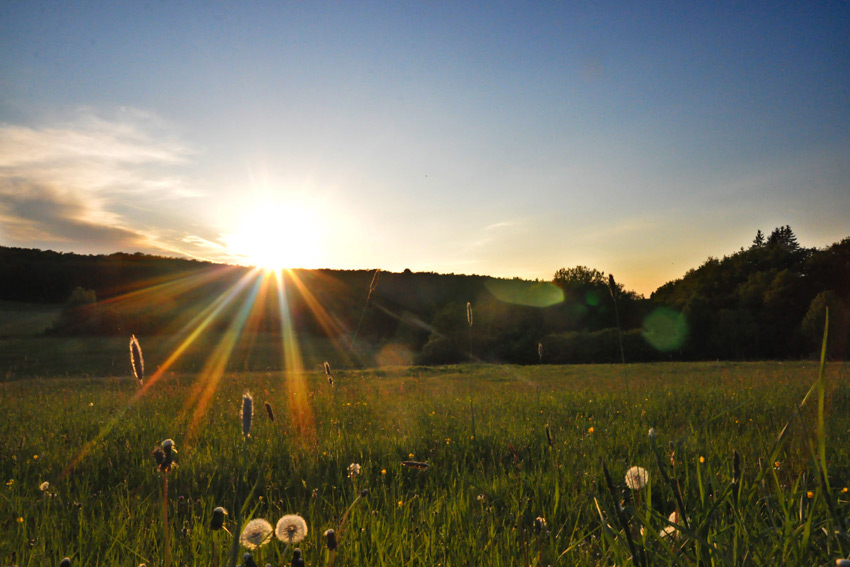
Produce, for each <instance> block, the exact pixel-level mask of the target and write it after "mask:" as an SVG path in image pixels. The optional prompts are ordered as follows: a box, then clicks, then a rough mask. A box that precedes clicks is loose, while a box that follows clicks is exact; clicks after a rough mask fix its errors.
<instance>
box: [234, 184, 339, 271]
mask: <svg viewBox="0 0 850 567" xmlns="http://www.w3.org/2000/svg"><path fill="white" fill-rule="evenodd" d="M322 239H323V238H322V229H321V225H320V223H319V219H318V216H317V214H316V212H315V211H314V209H313V208H312V207H310V206H308V205H307V204H306V203H302V202H298V201H296V200H292V201H282V200H276V199H263V200H260V201H257V202H256V203H254V204H253V205H251V206H249V207H248V208H246V210H245V211H244V212H243V213H242V214H241V215H240V220H239V222H238V223H237V225H236V229H235V231H234V232H233V233H231V234H225V235H224V243H225V245H226V246H227V248H228V250H229V251H230V253H231V254H233V256H234V257H235V258H236V259H237V261H239V262H240V263H244V264H247V265H251V266H257V267H258V268H263V269H265V270H267V271H272V270H280V269H283V268H314V267H319V266H318V263H319V262H320V253H321V242H322Z"/></svg>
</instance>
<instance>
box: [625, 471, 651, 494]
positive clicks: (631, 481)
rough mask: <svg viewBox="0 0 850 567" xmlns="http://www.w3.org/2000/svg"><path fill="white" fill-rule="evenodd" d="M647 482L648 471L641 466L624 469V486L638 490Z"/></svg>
mask: <svg viewBox="0 0 850 567" xmlns="http://www.w3.org/2000/svg"><path fill="white" fill-rule="evenodd" d="M647 482H649V473H648V472H647V470H646V469H645V468H643V467H632V468H630V469H629V470H628V471H626V486H628V487H629V488H630V489H632V490H640V489H641V488H643V487H644V486H646V483H647Z"/></svg>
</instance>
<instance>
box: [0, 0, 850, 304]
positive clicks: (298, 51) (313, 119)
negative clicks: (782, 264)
mask: <svg viewBox="0 0 850 567" xmlns="http://www.w3.org/2000/svg"><path fill="white" fill-rule="evenodd" d="M848 158H850V5H849V4H848V3H846V2H821V3H802V2H801V3H781V2H770V3H768V2H764V3H759V2H750V3H745V4H743V5H742V4H741V3H724V2H716V3H690V2H669V3H648V2H647V3H637V2H609V3H602V2H532V3H513V2H512V3H493V2H490V3H472V2H469V3H442V2H441V3H437V2H416V3H412V2H411V3H366V2H361V3H347V2H334V3H320V2H311V3H306V2H305V3H300V2H299V3H289V2H269V3H262V2H253V3H242V4H225V3H200V2H182V3H152V2H135V3H122V2H108V3H102V4H97V3H94V2H86V3H64V2H57V3H44V2H15V1H12V2H5V3H3V4H2V5H0V244H2V245H8V246H24V247H38V248H52V249H54V250H65V251H75V252H83V253H109V252H114V251H118V250H122V251H130V252H132V251H137V250H138V251H144V252H151V253H160V254H167V255H186V256H193V257H198V258H205V259H213V260H221V261H239V262H253V261H263V262H270V261H273V262H276V263H280V264H282V265H289V266H292V267H302V266H303V267H330V268H364V269H369V268H382V269H386V270H394V271H398V270H403V269H405V268H410V269H412V270H414V271H418V270H427V271H437V272H454V273H478V274H489V275H496V276H507V277H513V276H520V277H526V278H542V279H549V278H551V276H552V274H553V273H554V272H555V271H556V270H557V269H558V268H561V267H570V266H575V265H579V264H584V265H588V266H590V267H594V268H597V269H600V270H603V271H606V272H611V273H614V274H615V276H616V277H617V279H618V281H621V282H622V283H623V284H624V285H625V286H626V287H627V288H629V289H635V290H637V291H639V292H642V293H647V294H648V293H650V292H651V291H652V290H654V289H655V288H656V287H658V286H659V285H661V284H663V283H664V282H666V281H669V280H671V279H674V278H676V277H680V276H681V275H682V274H683V273H684V272H685V271H686V270H687V269H689V268H692V267H695V266H697V265H699V264H700V263H701V262H702V261H704V260H705V258H706V257H708V256H709V255H714V256H722V255H723V254H727V253H731V252H733V251H735V250H737V249H738V248H739V247H740V246H746V245H747V244H748V243H749V242H750V241H751V240H752V237H753V235H754V234H755V231H756V230H757V229H762V230H763V231H765V232H769V231H770V230H771V229H773V228H774V227H776V226H779V225H784V224H790V225H791V226H792V228H793V229H794V230H795V232H796V233H797V236H798V238H799V240H800V242H801V244H803V245H805V246H826V245H828V244H831V243H832V242H835V241H837V240H840V239H841V238H843V237H845V236H848V235H850V159H848ZM272 257H273V258H272Z"/></svg>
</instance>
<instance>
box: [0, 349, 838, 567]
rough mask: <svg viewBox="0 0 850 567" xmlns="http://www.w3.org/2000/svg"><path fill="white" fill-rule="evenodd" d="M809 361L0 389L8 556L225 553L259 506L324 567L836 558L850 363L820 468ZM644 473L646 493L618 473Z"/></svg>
mask: <svg viewBox="0 0 850 567" xmlns="http://www.w3.org/2000/svg"><path fill="white" fill-rule="evenodd" d="M125 348H126V346H125ZM128 364H129V363H128ZM818 371H819V365H818V364H816V363H812V362H795V363H787V362H786V363H779V362H763V363H693V364H689V363H662V364H646V365H626V366H625V367H622V366H610V365H589V366H547V365H542V366H527V367H519V366H506V365H476V364H470V365H460V366H447V367H392V368H384V369H380V370H356V371H355V370H351V371H340V372H335V373H334V380H335V384H334V386H333V387H331V386H330V385H329V384H328V381H327V379H326V377H325V375H324V373H323V372H321V371H318V370H317V371H311V372H306V373H302V374H288V373H281V372H273V373H272V372H237V373H229V372H228V373H225V374H224V375H223V376H222V378H221V380H220V381H218V382H217V383H213V381H211V380H208V379H205V377H204V374H203V373H199V374H192V373H186V374H182V373H178V374H166V375H165V376H164V377H163V378H161V379H160V380H159V381H157V382H156V383H155V384H152V385H150V386H147V387H145V388H140V386H139V384H138V382H137V381H135V380H134V379H133V378H130V377H126V376H123V377H108V378H87V377H53V378H39V379H19V380H15V381H8V382H2V383H0V400H2V410H3V413H4V419H3V420H2V421H0V443H2V446H0V455H2V457H0V476H2V482H3V486H2V487H0V489H2V490H1V491H0V530H2V534H3V537H2V538H0V564H2V565H7V564H8V565H12V564H17V565H21V566H24V565H28V566H29V565H38V566H43V565H58V564H59V561H60V559H61V558H63V557H65V556H68V557H70V558H71V559H72V564H73V565H86V566H96V565H110V566H111V565H127V566H134V567H135V566H137V565H139V564H142V563H144V564H146V565H148V566H152V565H164V564H165V563H166V561H168V562H170V564H172V565H198V566H200V565H203V566H209V565H227V564H228V561H229V557H230V555H229V554H230V550H231V543H232V541H233V539H232V538H231V536H230V534H229V533H227V532H226V531H225V530H218V531H214V530H211V529H210V521H211V519H212V513H213V510H214V508H216V507H217V506H223V507H225V508H226V509H227V510H228V511H229V515H228V516H227V519H226V522H225V527H226V528H227V529H228V530H229V531H230V532H231V533H234V532H235V533H237V535H238V532H240V531H241V527H242V524H244V523H245V522H247V521H248V520H250V519H253V518H265V519H267V520H269V521H270V522H271V523H272V525H274V524H275V523H276V522H277V519H278V518H280V517H281V516H282V515H284V514H299V515H301V516H303V518H304V519H305V520H306V522H307V525H308V527H309V532H308V534H307V536H306V538H305V539H304V540H303V541H301V542H299V543H298V544H297V546H298V547H300V549H301V551H302V552H303V556H304V559H305V560H306V564H307V565H313V566H319V565H332V564H334V563H335V564H336V565H375V566H378V565H393V566H395V565H444V566H450V565H494V566H496V565H502V566H514V565H612V564H614V565H632V564H635V565H697V564H699V565H786V564H787V565H827V564H834V563H835V559H836V558H839V557H846V556H847V555H848V554H850V538H848V534H847V525H846V524H847V523H848V519H850V518H848V516H850V493H848V488H847V487H848V486H850V460H848V447H847V445H846V443H844V442H843V440H844V439H846V438H847V437H846V436H847V434H848V433H850V417H848V412H847V411H846V408H847V407H848V402H850V388H848V385H847V383H848V371H850V367H848V365H847V364H844V363H833V364H828V365H827V366H826V369H825V374H824V382H823V384H824V388H823V390H822V391H823V392H824V403H823V407H824V412H823V415H824V418H823V425H824V429H825V431H826V436H825V443H822V446H823V447H824V449H825V454H824V461H823V462H826V464H827V472H828V475H826V476H825V477H821V476H820V475H819V474H818V470H819V468H818V467H817V463H818V462H821V461H819V459H818V456H819V455H818V451H819V444H818V439H817V431H818V415H817V414H818V412H817V407H818V400H817V396H816V395H815V394H813V395H812V396H811V397H809V399H808V401H807V402H806V404H805V405H804V406H803V407H801V408H799V407H798V404H799V403H800V402H801V401H802V400H803V399H804V397H805V396H806V393H807V392H808V391H809V389H810V387H812V385H813V384H815V382H816V381H817V379H818ZM245 392H251V393H252V395H253V399H254V416H253V422H252V426H251V434H250V437H248V438H244V437H243V435H242V429H241V428H242V422H241V421H240V415H239V414H240V406H241V403H242V395H243V393H245ZM266 402H268V403H269V404H270V405H271V407H272V409H273V412H274V416H275V419H274V421H271V420H270V419H269V417H268V415H267V414H266V411H265V409H264V403H266ZM789 422H790V425H788V426H787V428H785V426H786V424H789ZM650 428H653V431H654V434H655V435H654V439H653V440H652V441H651V440H650V436H649V435H648V432H649V430H650ZM783 428H785V429H784V433H783V436H782V440H781V443H779V444H777V443H776V442H777V439H778V437H779V435H780V432H783ZM167 438H170V439H173V440H174V443H175V447H176V448H177V450H178V453H177V454H176V461H177V463H178V465H179V466H177V467H176V468H174V469H173V470H172V471H171V472H169V473H167V501H166V502H167V504H166V505H167V510H168V537H167V538H166V537H165V534H164V517H163V516H164V514H163V489H164V488H165V484H164V482H163V474H162V473H160V472H159V471H158V470H157V466H156V463H155V462H154V459H153V457H152V451H153V450H154V449H155V448H156V447H157V446H159V444H160V443H161V442H162V441H163V440H165V439H167ZM736 452H737V454H738V457H737V458H735V457H733V455H734V454H735V453H736ZM403 461H417V462H424V463H427V464H428V468H427V469H424V470H423V469H419V468H413V467H409V466H406V465H404V464H403ZM352 463H356V464H359V465H360V471H359V474H354V475H352V474H350V472H349V471H350V469H349V467H350V465H351V464H352ZM630 466H640V467H643V468H645V469H646V471H647V472H648V484H647V486H645V487H642V488H639V489H636V490H630V489H629V488H628V487H627V484H626V482H625V473H626V471H627V469H628V468H629V467H630ZM603 467H606V468H607V470H608V471H610V480H611V482H610V486H609V484H608V483H606V478H605V473H604V470H603ZM44 483H48V484H47V485H45V484H44ZM364 489H368V495H364V496H363V497H360V498H358V496H359V495H360V493H361V491H363V490H364ZM615 502H616V506H615ZM240 504H241V505H240ZM677 510H679V511H681V514H679V515H678V516H675V515H672V516H671V514H672V513H673V512H676V511H677ZM240 512H241V514H240ZM240 515H241V518H239V516H240ZM538 518H540V519H542V520H538ZM327 529H334V530H336V534H337V536H338V539H339V547H338V548H337V550H336V551H335V552H333V553H331V552H330V551H329V550H328V549H327V547H326V545H325V539H324V537H323V533H324V532H325V531H326V530H327ZM166 541H168V545H167V547H168V550H166V543H165V542H166ZM292 547H293V546H287V545H285V544H284V543H282V542H281V541H278V540H276V539H274V538H272V541H270V542H269V543H267V544H266V545H263V546H262V547H260V548H259V549H257V550H254V554H253V558H254V560H255V561H256V562H257V563H258V564H259V565H261V566H262V565H265V564H271V565H289V564H290V563H291V561H292V551H293V550H292ZM166 551H168V553H166ZM245 551H247V550H245V549H240V550H239V554H238V558H239V562H240V563H241V562H242V554H243V553H244V552H245ZM167 555H168V559H166V556H167Z"/></svg>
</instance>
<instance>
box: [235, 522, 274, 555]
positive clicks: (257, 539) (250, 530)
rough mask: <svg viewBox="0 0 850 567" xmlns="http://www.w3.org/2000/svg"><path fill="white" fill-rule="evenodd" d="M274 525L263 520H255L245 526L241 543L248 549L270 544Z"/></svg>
mask: <svg viewBox="0 0 850 567" xmlns="http://www.w3.org/2000/svg"><path fill="white" fill-rule="evenodd" d="M272 531H273V530H272V525H271V524H270V523H268V522H267V521H266V520H264V519H262V518H255V519H253V520H251V521H250V522H248V523H247V524H245V527H244V528H243V529H242V535H241V536H239V543H241V544H242V546H243V547H247V548H248V549H257V548H258V547H260V546H261V545H265V544H267V543H268V542H269V540H270V539H271V535H272Z"/></svg>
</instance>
